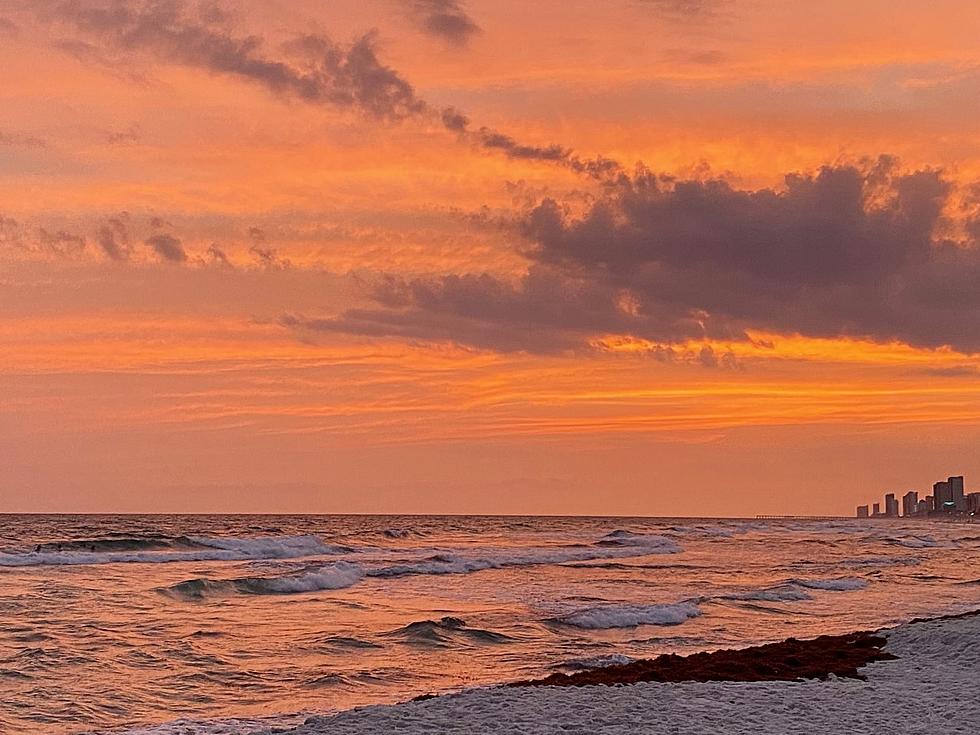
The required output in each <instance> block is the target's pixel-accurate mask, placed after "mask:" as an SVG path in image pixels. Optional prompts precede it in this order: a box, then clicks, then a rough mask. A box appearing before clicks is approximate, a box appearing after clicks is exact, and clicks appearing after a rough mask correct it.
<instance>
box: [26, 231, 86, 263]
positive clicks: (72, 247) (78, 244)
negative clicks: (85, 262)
mask: <svg viewBox="0 0 980 735" xmlns="http://www.w3.org/2000/svg"><path fill="white" fill-rule="evenodd" d="M37 243H38V245H40V247H41V248H42V249H43V250H44V251H46V252H48V253H51V254H53V255H58V256H61V257H70V256H74V255H78V254H79V253H81V252H82V251H83V250H84V249H85V238H84V237H82V236H81V235H76V234H75V233H73V232H67V231H66V230H55V231H50V230H47V229H45V228H43V227H39V228H38V229H37Z"/></svg>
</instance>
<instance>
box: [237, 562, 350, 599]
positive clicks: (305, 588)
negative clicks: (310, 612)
mask: <svg viewBox="0 0 980 735" xmlns="http://www.w3.org/2000/svg"><path fill="white" fill-rule="evenodd" d="M363 576H364V572H363V570H362V569H361V568H360V567H359V566H357V565H356V564H351V563H349V562H345V561H338V562H337V563H336V564H331V565H330V566H327V567H321V568H319V569H315V570H311V571H307V572H303V573H301V574H290V575H286V576H283V577H264V578H263V577H253V578H252V579H250V580H249V581H250V583H251V584H252V585H254V586H255V588H256V589H257V590H262V591H265V592H269V593H273V594H288V593H291V592H317V591H320V590H339V589H343V588H345V587H352V586H353V585H355V584H357V583H358V582H359V581H360V580H361V577H363Z"/></svg>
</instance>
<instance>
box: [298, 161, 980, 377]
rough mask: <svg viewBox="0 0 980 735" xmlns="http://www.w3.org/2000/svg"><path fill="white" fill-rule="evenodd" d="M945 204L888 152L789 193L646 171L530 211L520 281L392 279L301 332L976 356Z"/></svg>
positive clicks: (922, 176)
mask: <svg viewBox="0 0 980 735" xmlns="http://www.w3.org/2000/svg"><path fill="white" fill-rule="evenodd" d="M951 197H952V192H951V187H950V185H949V184H948V182H946V181H945V180H944V179H943V177H942V175H941V174H940V173H939V172H937V171H932V170H923V171H916V172H912V173H903V172H900V171H899V170H898V168H897V166H896V164H895V162H894V161H892V160H890V159H881V160H879V161H876V162H870V163H867V164H862V165H838V166H828V167H825V168H822V169H820V170H819V171H817V172H816V173H813V174H790V175H788V176H786V178H785V185H784V186H783V187H781V188H779V189H758V190H741V189H737V188H735V187H733V186H732V185H731V184H730V183H728V182H726V181H723V180H718V179H708V180H673V179H670V178H667V177H659V176H655V175H653V174H651V173H649V172H646V171H640V172H639V173H638V174H637V175H635V176H633V177H631V178H630V179H629V180H628V181H626V182H621V183H620V185H619V186H618V187H616V188H615V190H613V191H611V192H610V193H609V194H607V195H606V196H605V197H603V198H601V199H599V200H598V201H596V202H595V203H593V204H592V205H590V206H588V207H587V208H586V209H585V211H584V212H580V213H578V214H573V213H571V212H570V211H566V208H565V207H563V206H562V205H561V204H559V203H558V202H556V201H553V200H550V199H546V200H544V201H542V202H540V203H539V204H538V205H537V206H535V207H534V208H533V209H531V210H530V211H528V212H527V214H526V215H525V216H524V217H523V219H522V220H521V222H520V228H521V230H522V232H523V234H524V236H525V237H526V238H527V240H528V241H529V242H530V250H529V252H528V256H529V258H530V259H531V260H532V265H531V267H530V269H529V272H528V274H527V276H525V277H524V278H522V279H519V280H516V281H506V280H501V279H498V278H495V277H493V276H490V275H485V274H482V275H464V276H445V277H435V278H424V279H414V280H408V281H404V280H399V279H395V278H388V279H382V280H379V281H377V282H374V283H372V284H370V288H369V296H370V297H371V298H372V299H373V300H374V301H375V303H376V304H377V306H376V308H371V309H360V310H356V311H349V312H345V313H342V314H341V315H339V316H337V317H334V318H331V319H328V320H320V321H318V322H316V323H310V324H308V325H307V326H308V327H309V328H313V329H321V330H334V331H343V332H353V333H362V334H371V335H391V336H399V337H412V338H417V339H426V338H428V339H439V340H441V339H448V340H453V341H456V342H459V343H463V344H470V345H474V346H478V347H485V348H490V349H500V350H514V349H521V350H528V351H535V352H551V351H556V350H564V349H569V348H576V347H577V348H583V347H585V346H586V345H588V344H590V343H591V342H593V341H594V340H595V338H596V337H597V336H601V335H604V334H607V335H608V334H612V335H630V336H633V337H636V338H641V339H644V340H649V341H651V342H654V343H657V344H668V345H669V344H677V343H679V342H685V341H688V340H705V339H710V340H721V341H726V340H727V341H744V340H748V336H747V334H746V331H747V330H756V331H768V332H773V333H780V334H793V333H798V334H803V335H807V336H816V337H855V338H867V339H872V340H875V341H878V342H889V341H900V342H904V343H908V344H912V345H916V346H922V347H940V346H950V347H953V348H955V349H957V350H962V351H965V352H977V351H980V288H978V284H980V243H978V242H977V240H976V238H975V237H971V236H969V235H968V236H967V237H966V239H965V240H963V241H956V242H954V241H952V240H949V239H946V238H944V237H943V235H942V233H943V232H944V231H945V230H946V229H947V225H948V223H947V222H946V221H945V220H944V217H943V210H944V208H945V207H946V206H947V205H948V204H949V203H950V201H951ZM966 224H967V228H966V229H967V230H968V231H969V230H970V227H971V226H973V224H974V223H973V221H972V220H971V221H970V222H967V223H966ZM722 359H723V357H720V356H718V355H712V354H710V353H706V354H705V355H704V356H703V359H702V362H703V363H705V364H709V363H711V362H713V361H714V362H716V363H717V362H719V361H721V360H722Z"/></svg>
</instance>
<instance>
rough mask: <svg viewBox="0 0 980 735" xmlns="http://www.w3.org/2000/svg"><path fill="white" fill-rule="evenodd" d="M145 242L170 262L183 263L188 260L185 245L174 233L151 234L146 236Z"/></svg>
mask: <svg viewBox="0 0 980 735" xmlns="http://www.w3.org/2000/svg"><path fill="white" fill-rule="evenodd" d="M145 242H146V244H147V245H148V246H149V247H150V248H152V249H153V252H155V253H156V254H157V255H159V256H160V257H161V258H163V259H164V260H166V261H168V262H171V263H183V262H184V261H186V260H187V253H185V252H184V246H183V245H182V244H181V242H180V240H178V239H177V238H176V237H174V236H173V235H167V234H165V233H161V234H158V235H151V236H150V237H148V238H146V240H145Z"/></svg>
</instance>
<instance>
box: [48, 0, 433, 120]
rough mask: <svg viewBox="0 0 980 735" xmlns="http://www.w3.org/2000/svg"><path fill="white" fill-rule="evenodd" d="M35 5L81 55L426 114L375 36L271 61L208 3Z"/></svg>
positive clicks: (161, 0)
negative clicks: (135, 60)
mask: <svg viewBox="0 0 980 735" xmlns="http://www.w3.org/2000/svg"><path fill="white" fill-rule="evenodd" d="M39 4H40V5H42V6H43V7H44V9H45V10H46V15H47V17H51V18H54V19H56V20H57V21H59V22H60V23H62V24H64V25H66V26H69V27H70V28H72V29H73V30H74V31H75V32H77V33H82V34H83V35H84V36H85V38H81V39H67V40H66V41H63V42H62V46H63V47H65V48H69V49H72V50H73V52H74V53H75V54H76V55H78V56H80V57H85V56H97V55H98V54H97V52H98V51H104V50H105V49H106V48H109V49H112V50H114V51H116V52H125V53H133V54H147V55H150V56H152V57H154V58H156V59H158V60H161V61H163V62H166V63H176V64H181V65H184V66H190V67H194V68H198V69H203V70H206V71H209V72H212V73H216V74H227V75H230V76H235V77H239V78H242V79H246V80H248V81H251V82H254V83H257V84H260V85H262V86H263V87H265V88H266V89H268V90H269V91H270V92H273V93H275V94H279V95H283V96H287V97H294V98H298V99H302V100H304V101H306V102H309V103H312V104H325V105H332V106H337V107H348V108H356V109H358V110H360V111H362V112H365V113H367V114H369V115H371V116H373V117H377V118H379V119H385V120H401V119H404V118H407V117H411V116H414V115H419V114H421V113H422V112H423V111H424V110H425V109H426V105H425V102H424V101H422V100H421V99H419V98H418V97H417V96H416V94H415V90H414V89H413V88H412V86H411V85H410V84H409V83H408V82H407V81H405V80H404V79H403V78H402V77H401V76H399V74H398V73H397V72H396V71H395V70H393V69H391V68H390V67H388V66H385V65H384V64H382V63H381V62H380V61H379V59H378V57H377V54H376V50H375V45H376V39H375V34H374V33H368V34H365V35H363V36H361V37H360V38H357V39H356V40H355V41H354V42H353V43H351V44H348V45H342V44H338V43H335V42H334V41H332V40H331V39H329V38H327V37H326V36H322V35H316V34H307V35H303V36H299V37H296V38H294V39H292V40H291V41H290V42H289V43H287V44H285V45H284V47H283V49H282V54H281V55H280V57H276V56H275V55H272V54H271V53H270V52H269V50H268V49H267V48H266V43H265V41H264V39H263V38H262V37H261V36H256V35H242V34H238V33H236V32H235V31H234V29H233V28H232V27H231V25H230V21H229V16H228V15H227V14H226V13H224V12H222V11H221V6H220V5H218V4H216V3H213V2H208V3H202V4H192V3H189V2H182V1H181V0H143V1H137V0H102V1H101V2H99V1H98V0H92V1H86V2H80V1H77V0H52V1H50V2H46V3H39Z"/></svg>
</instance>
